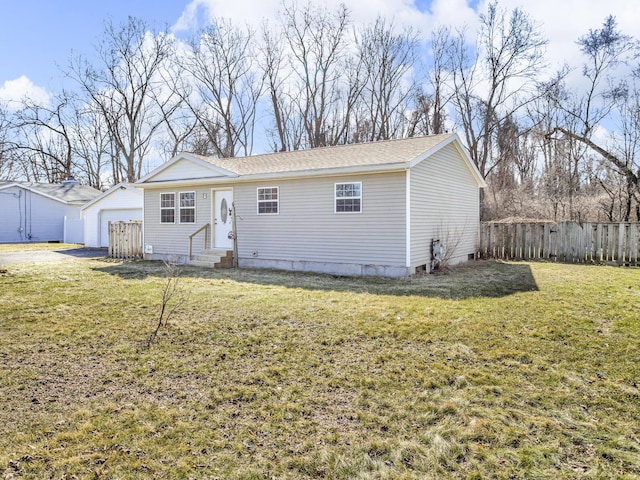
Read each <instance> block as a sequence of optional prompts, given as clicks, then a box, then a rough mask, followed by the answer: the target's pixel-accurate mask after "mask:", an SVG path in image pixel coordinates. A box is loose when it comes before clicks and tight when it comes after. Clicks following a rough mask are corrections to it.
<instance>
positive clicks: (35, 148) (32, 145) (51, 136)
mask: <svg viewBox="0 0 640 480" xmlns="http://www.w3.org/2000/svg"><path fill="white" fill-rule="evenodd" d="M73 109H74V105H73V102H72V98H71V95H70V94H68V93H67V92H64V91H63V92H62V93H60V94H58V95H55V96H54V97H53V98H52V99H51V106H45V105H40V104H38V103H36V102H33V101H32V100H30V99H28V98H25V99H23V101H22V106H21V108H20V109H19V110H18V111H17V112H16V113H15V121H14V128H15V129H16V130H17V131H19V132H20V134H19V136H18V140H17V143H16V147H17V150H18V151H19V152H20V154H21V155H24V157H25V158H28V159H29V162H30V163H31V165H32V168H31V171H32V173H33V174H34V176H35V177H36V179H37V180H44V181H47V182H50V183H57V182H60V181H62V180H65V179H66V178H68V177H71V176H73V170H74V161H73V160H74V159H73V139H72V131H71V130H72V120H71V118H72V115H73Z"/></svg>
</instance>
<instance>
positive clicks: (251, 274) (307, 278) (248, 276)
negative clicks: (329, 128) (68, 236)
mask: <svg viewBox="0 0 640 480" xmlns="http://www.w3.org/2000/svg"><path fill="white" fill-rule="evenodd" d="M105 261H108V260H105ZM94 270H95V271H99V272H104V273H108V274H110V275H118V276H120V277H121V278H125V279H144V278H146V277H164V276H166V275H167V268H166V266H165V265H164V264H163V263H162V262H149V261H138V262H125V263H118V264H116V265H108V266H104V267H94ZM179 275H180V276H181V277H182V278H197V279H203V280H205V279H209V280H214V281H215V280H225V281H235V282H238V283H245V284H254V285H264V286H280V287H286V288H299V289H304V290H326V291H344V292H355V293H372V294H376V295H395V296H421V297H434V298H443V299H453V300H461V299H466V298H481V297H486V298H497V297H504V296H507V295H512V294H514V293H518V292H530V291H537V290H538V286H537V284H536V281H535V279H534V278H533V274H532V272H531V268H530V267H529V265H526V264H518V263H502V262H497V261H478V262H469V263H466V264H464V265H461V266H457V267H454V268H453V269H452V270H451V271H450V272H449V273H447V274H438V275H424V276H418V277H413V278H403V279H391V278H381V277H339V276H333V275H326V274H315V273H307V272H289V271H282V270H263V269H231V270H213V269H206V268H198V267H191V266H183V267H181V268H180V273H179Z"/></svg>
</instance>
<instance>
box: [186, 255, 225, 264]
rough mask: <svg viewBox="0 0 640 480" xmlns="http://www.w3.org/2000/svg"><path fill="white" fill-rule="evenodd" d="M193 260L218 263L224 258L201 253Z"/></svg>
mask: <svg viewBox="0 0 640 480" xmlns="http://www.w3.org/2000/svg"><path fill="white" fill-rule="evenodd" d="M193 259H194V260H197V261H199V262H210V263H218V262H219V261H220V260H221V259H222V257H221V256H220V255H207V254H203V253H200V254H198V255H194V256H193Z"/></svg>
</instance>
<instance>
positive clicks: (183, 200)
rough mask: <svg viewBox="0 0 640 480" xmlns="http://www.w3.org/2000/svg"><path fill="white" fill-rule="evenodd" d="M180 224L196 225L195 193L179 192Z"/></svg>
mask: <svg viewBox="0 0 640 480" xmlns="http://www.w3.org/2000/svg"><path fill="white" fill-rule="evenodd" d="M180 223H196V192H180Z"/></svg>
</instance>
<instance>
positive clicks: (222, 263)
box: [189, 249, 233, 268]
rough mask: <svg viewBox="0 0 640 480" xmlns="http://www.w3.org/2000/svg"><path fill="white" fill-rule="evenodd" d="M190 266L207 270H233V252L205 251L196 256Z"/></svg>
mask: <svg viewBox="0 0 640 480" xmlns="http://www.w3.org/2000/svg"><path fill="white" fill-rule="evenodd" d="M189 265H194V266H196V267H207V268H231V267H233V251H232V250H221V249H205V250H202V252H200V253H199V254H198V255H194V257H193V260H191V261H190V262H189Z"/></svg>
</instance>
